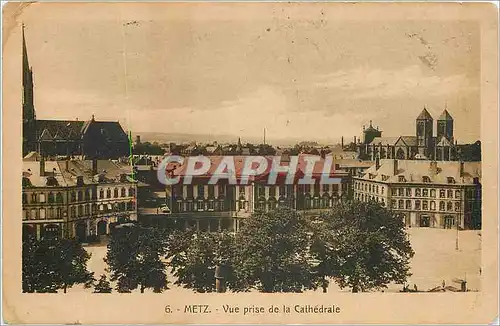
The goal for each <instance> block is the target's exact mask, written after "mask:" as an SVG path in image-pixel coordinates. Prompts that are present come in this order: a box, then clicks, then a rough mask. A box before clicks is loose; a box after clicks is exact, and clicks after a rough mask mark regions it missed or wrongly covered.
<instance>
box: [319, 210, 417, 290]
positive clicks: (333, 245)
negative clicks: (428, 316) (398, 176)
mask: <svg viewBox="0 0 500 326" xmlns="http://www.w3.org/2000/svg"><path fill="white" fill-rule="evenodd" d="M315 233H316V236H315V238H316V241H313V246H312V247H311V250H312V252H313V255H314V256H315V258H316V259H318V260H319V261H320V264H319V265H318V268H319V271H320V273H322V274H323V275H324V276H331V277H333V278H334V279H335V280H336V282H337V283H338V284H339V286H340V287H341V288H345V287H350V288H351V289H352V292H358V291H368V290H372V289H382V288H386V287H387V285H388V284H389V283H390V282H395V283H396V284H404V283H405V281H406V280H407V278H408V277H409V276H411V274H410V273H409V270H410V266H409V262H410V259H411V258H412V257H413V254H414V252H413V250H412V248H411V246H410V243H409V241H408V239H407V235H406V232H405V228H404V222H403V219H402V218H401V217H400V216H398V215H397V214H394V213H393V212H392V211H390V210H388V209H386V208H385V207H383V206H381V205H380V204H379V203H377V202H374V201H370V202H359V201H353V202H344V203H340V204H339V205H337V206H336V207H334V208H333V209H332V210H331V211H330V212H328V213H326V214H323V215H322V216H321V217H320V219H319V220H318V223H317V224H316V232H315ZM318 239H319V240H318Z"/></svg>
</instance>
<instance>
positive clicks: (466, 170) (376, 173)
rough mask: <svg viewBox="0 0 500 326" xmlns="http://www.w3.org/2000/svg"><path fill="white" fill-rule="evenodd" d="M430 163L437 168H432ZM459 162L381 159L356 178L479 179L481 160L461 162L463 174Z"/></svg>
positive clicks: (461, 181) (390, 180) (459, 181)
mask: <svg viewBox="0 0 500 326" xmlns="http://www.w3.org/2000/svg"><path fill="white" fill-rule="evenodd" d="M395 164H397V171H395ZM432 164H435V166H436V167H437V169H433V168H432ZM460 164H461V162H457V161H439V162H436V161H429V160H421V161H420V160H392V159H382V160H380V167H379V169H378V170H377V169H376V165H373V166H372V167H370V168H369V169H367V170H366V171H365V174H364V175H363V177H361V178H358V179H363V180H370V181H377V182H384V183H423V177H424V176H426V177H429V179H430V181H431V182H430V184H448V177H452V178H454V181H455V183H456V184H473V180H474V178H475V177H478V178H479V180H481V162H462V164H463V175H460ZM395 172H396V173H395ZM370 175H371V176H372V178H370ZM399 176H404V179H405V181H404V182H403V181H400V180H399Z"/></svg>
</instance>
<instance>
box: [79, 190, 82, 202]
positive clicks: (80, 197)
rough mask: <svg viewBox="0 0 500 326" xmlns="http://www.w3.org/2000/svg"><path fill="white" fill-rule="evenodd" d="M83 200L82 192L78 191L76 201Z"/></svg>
mask: <svg viewBox="0 0 500 326" xmlns="http://www.w3.org/2000/svg"><path fill="white" fill-rule="evenodd" d="M82 200H83V193H82V191H78V201H82Z"/></svg>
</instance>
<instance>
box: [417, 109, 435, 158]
mask: <svg viewBox="0 0 500 326" xmlns="http://www.w3.org/2000/svg"><path fill="white" fill-rule="evenodd" d="M433 121H434V120H433V119H432V116H431V115H430V114H429V112H428V111H427V109H426V108H425V107H424V109H423V110H422V112H421V113H420V115H419V116H418V117H417V120H416V126H417V146H418V153H419V154H420V155H424V156H425V157H427V158H430V157H431V155H432V153H433V150H432V147H433V138H432V136H433V131H432V124H433Z"/></svg>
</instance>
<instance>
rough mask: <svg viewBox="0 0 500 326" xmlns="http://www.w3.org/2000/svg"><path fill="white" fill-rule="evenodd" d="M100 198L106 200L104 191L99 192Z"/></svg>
mask: <svg viewBox="0 0 500 326" xmlns="http://www.w3.org/2000/svg"><path fill="white" fill-rule="evenodd" d="M99 198H104V190H103V189H101V190H99Z"/></svg>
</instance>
